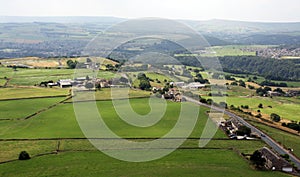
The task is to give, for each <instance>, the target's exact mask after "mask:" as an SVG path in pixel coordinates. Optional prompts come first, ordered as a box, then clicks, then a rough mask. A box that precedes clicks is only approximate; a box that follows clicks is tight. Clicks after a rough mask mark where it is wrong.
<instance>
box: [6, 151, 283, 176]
mask: <svg viewBox="0 0 300 177" xmlns="http://www.w3.org/2000/svg"><path fill="white" fill-rule="evenodd" d="M124 153H126V151H125V152H124ZM225 159H226V160H225ZM41 164H43V165H41ZM66 174H67V176H212V177H213V176H230V177H231V176H249V177H250V176H251V177H252V176H266V177H267V176H270V177H271V176H272V177H275V176H287V175H286V174H283V173H278V172H259V171H254V170H252V169H251V168H250V167H249V165H248V164H247V162H245V161H243V159H241V158H240V157H239V156H238V155H237V154H235V153H234V152H233V151H228V150H177V151H175V152H173V153H172V154H171V155H169V156H167V157H164V158H162V159H159V160H156V161H151V162H145V163H130V162H123V161H119V160H116V159H112V158H110V157H108V156H106V155H104V154H103V153H101V152H88V153H87V152H76V153H75V152H68V153H63V154H58V155H48V156H42V157H37V158H34V159H32V160H30V161H16V162H13V163H8V164H2V165H0V175H1V176H66Z"/></svg>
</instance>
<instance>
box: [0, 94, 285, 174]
mask: <svg viewBox="0 0 300 177" xmlns="http://www.w3.org/2000/svg"><path fill="white" fill-rule="evenodd" d="M32 100H35V99H32ZM21 101H24V100H21ZM11 102H13V101H11ZM38 102H40V103H41V102H44V103H46V102H47V101H46V99H43V100H39V101H38ZM146 102H147V99H145V98H144V99H131V100H130V103H131V106H132V107H133V109H134V110H135V111H136V112H138V113H139V114H141V115H145V114H147V113H148V112H149V111H150V107H149V106H148V104H145V103H146ZM16 103H17V102H16ZM77 104H85V103H77ZM183 104H188V107H194V106H196V105H194V104H191V103H183ZM97 106H98V108H99V110H100V114H101V116H102V118H103V119H104V121H105V123H106V124H107V125H108V126H109V127H110V129H111V130H113V131H114V132H115V133H116V134H118V135H119V136H121V137H125V138H139V137H140V138H157V137H161V136H163V135H164V134H166V133H167V132H168V131H169V130H170V129H172V127H173V126H174V124H175V122H176V120H177V117H178V115H179V110H180V109H179V108H180V104H179V103H174V102H168V106H167V111H166V113H165V115H164V116H163V119H162V120H160V121H159V122H158V123H157V124H155V125H153V126H150V127H147V128H140V127H135V126H130V125H129V124H127V123H125V122H123V121H122V120H121V119H120V118H119V116H118V115H117V114H116V112H115V111H114V109H113V105H112V102H111V101H97ZM206 110H207V109H206V108H201V109H200V112H199V113H200V114H199V118H198V121H197V124H196V126H195V128H194V130H193V131H192V134H191V136H190V137H194V138H199V136H200V134H201V133H202V130H203V127H204V125H205V123H206V120H207V114H206ZM33 111H34V110H33ZM185 116H186V117H190V116H189V113H186V115H185ZM86 119H87V121H88V120H89V116H87V117H86ZM79 137H82V138H83V137H84V136H83V134H82V132H81V130H80V128H79V126H78V124H77V121H76V118H75V116H74V111H73V104H71V103H66V104H61V105H58V106H57V107H54V108H52V109H50V110H47V111H44V112H42V113H40V114H38V115H36V116H34V117H33V118H31V119H29V120H23V121H20V120H15V121H0V138H79ZM214 137H215V138H226V136H225V134H224V133H223V132H222V131H220V130H218V131H217V133H216V134H215V136H214ZM60 142H61V146H60V150H61V151H62V152H61V153H59V154H58V155H46V156H40V157H35V158H33V159H32V160H29V161H15V162H10V163H6V164H1V165H0V171H1V172H0V176H20V174H22V175H24V176H52V175H64V176H66V175H67V176H77V175H78V176H82V175H83V174H85V176H99V175H103V176H122V174H126V175H129V176H135V175H137V176H149V174H150V176H151V175H154V176H178V175H180V174H182V175H184V176H189V175H190V176H202V175H203V176H207V175H208V174H210V175H212V176H220V175H221V174H223V173H226V174H227V175H228V176H232V175H234V176H253V175H263V176H271V175H272V176H285V174H282V173H278V172H277V173H275V172H259V171H255V170H253V169H251V168H250V165H249V164H248V162H247V161H245V160H243V159H242V158H241V157H240V156H239V155H238V154H237V153H236V152H234V151H233V150H230V149H231V148H234V149H237V150H238V151H239V152H244V153H252V152H253V151H254V150H255V149H258V148H260V147H262V146H264V143H262V142H261V141H253V142H250V141H230V140H213V141H211V142H210V143H209V144H208V145H207V146H206V148H208V149H198V140H197V139H196V140H188V141H186V142H185V143H184V144H183V145H182V147H181V148H184V147H188V148H192V149H189V150H188V149H178V150H176V151H175V152H173V153H172V154H170V155H168V156H167V157H164V158H162V159H159V160H155V161H151V162H146V163H128V162H122V161H119V160H115V159H112V158H110V157H108V156H106V155H104V154H102V153H101V152H98V151H95V149H94V148H93V147H92V146H91V145H90V144H89V143H88V142H87V141H86V140H61V141H60ZM0 145H1V146H0V150H1V151H0V152H1V153H0V159H1V161H5V160H12V159H16V158H17V155H18V153H19V152H20V151H21V150H27V151H28V152H29V153H30V154H32V155H33V156H34V155H38V154H41V153H46V152H52V151H54V150H55V149H56V146H57V140H46V141H45V140H38V141H6V142H1V141H0ZM194 148H196V149H194ZM211 148H213V149H211ZM126 151H127V150H125V149H124V150H121V153H126ZM224 159H227V160H228V161H226V162H224ZM40 164H43V165H42V166H41V165H40ZM103 164H105V165H103ZM149 167H151V168H149ZM116 168H117V169H118V170H112V169H116ZM153 169H155V170H154V171H153Z"/></svg>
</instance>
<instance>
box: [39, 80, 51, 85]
mask: <svg viewBox="0 0 300 177" xmlns="http://www.w3.org/2000/svg"><path fill="white" fill-rule="evenodd" d="M49 83H54V82H53V80H50V81H43V82H41V83H40V84H39V86H44V87H47V86H48V84H49Z"/></svg>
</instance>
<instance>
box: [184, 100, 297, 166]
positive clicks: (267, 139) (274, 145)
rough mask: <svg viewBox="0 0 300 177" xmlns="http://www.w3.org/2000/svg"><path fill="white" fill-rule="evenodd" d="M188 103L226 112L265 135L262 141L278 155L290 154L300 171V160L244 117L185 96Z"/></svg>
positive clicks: (252, 129) (254, 130)
mask: <svg viewBox="0 0 300 177" xmlns="http://www.w3.org/2000/svg"><path fill="white" fill-rule="evenodd" d="M183 97H184V98H185V99H186V100H187V101H189V102H192V103H195V104H198V105H200V106H205V107H208V108H211V109H213V110H216V111H220V112H224V114H226V115H228V116H230V117H233V118H235V119H237V120H238V121H239V122H241V123H242V124H243V125H245V126H246V127H249V128H250V129H251V131H252V132H256V133H258V134H259V135H263V136H261V139H262V140H263V141H264V142H265V143H266V144H268V145H269V146H270V147H272V148H273V150H275V151H276V152H277V153H278V154H288V155H289V156H290V160H291V161H292V162H293V163H294V164H295V166H296V167H297V169H298V170H300V160H299V159H298V158H297V157H296V156H294V155H293V154H292V153H291V152H290V151H288V150H286V149H285V148H284V147H282V146H281V145H280V144H278V143H277V142H276V141H274V140H273V139H272V138H271V137H269V136H268V135H266V134H264V133H263V132H262V131H261V130H259V129H257V128H256V127H254V126H253V125H251V124H249V123H248V122H247V121H245V120H244V119H243V118H242V117H240V116H238V115H236V114H233V113H231V112H229V111H227V110H225V109H222V108H219V107H216V106H213V105H207V104H204V103H201V102H199V101H198V100H195V99H193V98H190V97H186V96H183Z"/></svg>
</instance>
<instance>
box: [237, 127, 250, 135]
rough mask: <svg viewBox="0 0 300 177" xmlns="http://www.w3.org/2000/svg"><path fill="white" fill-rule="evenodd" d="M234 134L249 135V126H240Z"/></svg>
mask: <svg viewBox="0 0 300 177" xmlns="http://www.w3.org/2000/svg"><path fill="white" fill-rule="evenodd" d="M236 134H237V135H238V136H244V135H247V136H250V134H251V129H250V128H249V127H246V126H244V125H242V126H240V127H239V129H238V130H237V131H236Z"/></svg>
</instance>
